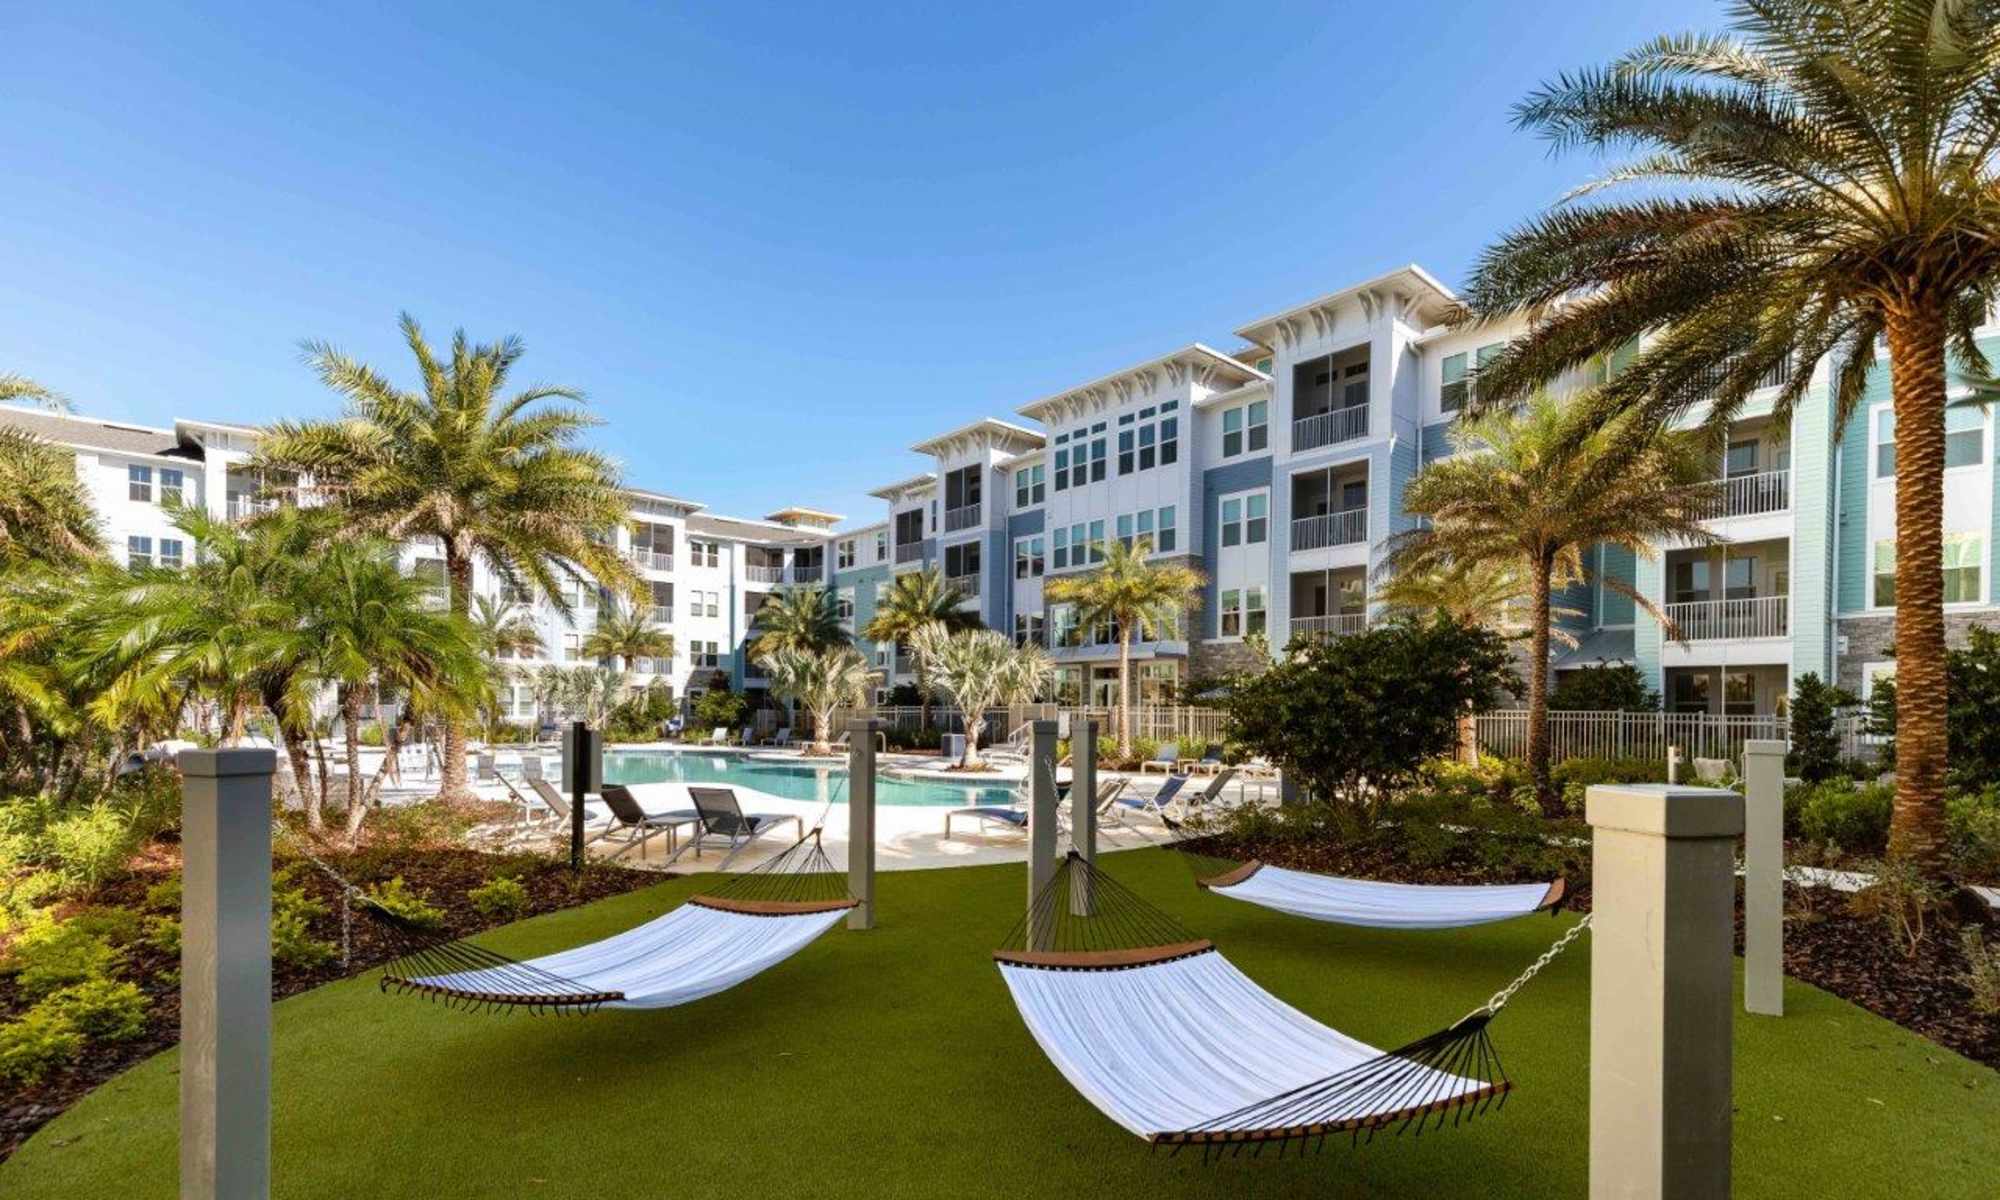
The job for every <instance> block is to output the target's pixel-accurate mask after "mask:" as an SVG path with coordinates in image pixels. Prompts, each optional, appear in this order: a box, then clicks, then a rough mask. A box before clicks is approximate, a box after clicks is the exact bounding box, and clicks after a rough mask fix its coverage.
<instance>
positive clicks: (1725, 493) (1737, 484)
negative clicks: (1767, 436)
mask: <svg viewBox="0 0 2000 1200" xmlns="http://www.w3.org/2000/svg"><path fill="white" fill-rule="evenodd" d="M1717 483H1718V484H1719V485H1720V487H1721V489H1722V495H1721V497H1720V498H1718V499H1717V500H1716V502H1715V504H1714V505H1712V506H1711V507H1710V508H1709V510H1708V511H1705V512H1704V513H1703V514H1702V519H1703V520H1707V521H1716V520H1722V519H1724V518H1727V517H1756V516H1762V515H1764V514H1766V513H1781V512H1787V511H1789V510H1790V509H1791V507H1792V473H1791V472H1790V471H1788V470H1785V471H1759V472H1757V473H1756V474H1755V475H1737V476H1734V477H1732V478H1729V479H1722V480H1718V481H1717Z"/></svg>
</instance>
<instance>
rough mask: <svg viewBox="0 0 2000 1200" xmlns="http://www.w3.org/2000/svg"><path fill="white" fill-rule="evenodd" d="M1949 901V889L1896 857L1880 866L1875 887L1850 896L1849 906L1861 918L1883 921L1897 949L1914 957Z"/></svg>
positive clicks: (1878, 866)
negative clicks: (1947, 891) (1947, 893)
mask: <svg viewBox="0 0 2000 1200" xmlns="http://www.w3.org/2000/svg"><path fill="white" fill-rule="evenodd" d="M1946 899H1947V895H1946V892H1945V889H1944V888H1942V887H1940V886H1938V885H1937V884H1935V883H1933V882H1931V881H1930V880H1928V879H1926V878H1924V875H1923V872H1922V870H1921V869H1919V868H1918V867H1917V866H1916V865H1915V864H1914V863H1911V862H1909V861H1908V860H1906V859H1896V858H1892V859H1888V860H1885V861H1883V862H1881V863H1879V864H1877V865H1876V867H1875V882H1874V884H1873V885H1871V886H1869V887H1865V888H1863V889H1861V890H1860V891H1858V892H1856V893H1854V894H1853V895H1852V896H1850V897H1848V900H1847V906H1848V908H1849V910H1850V911H1852V912H1853V913H1854V914H1855V915H1857V916H1861V917H1868V918H1872V919H1874V920H1876V921H1880V922H1881V923H1882V926H1883V929H1884V930H1885V931H1886V932H1887V933H1888V935H1889V937H1890V939H1891V940H1892V941H1894V942H1895V944H1896V947H1897V949H1899V950H1901V951H1902V952H1903V954H1904V955H1905V956H1906V957H1909V958H1914V957H1916V954H1917V950H1918V948H1919V947H1921V946H1922V945H1923V943H1924V938H1925V937H1927V936H1929V934H1930V930H1931V926H1932V925H1933V924H1934V923H1935V922H1936V919H1937V918H1938V917H1939V916H1940V915H1942V913H1943V911H1944V909H1945V904H1946Z"/></svg>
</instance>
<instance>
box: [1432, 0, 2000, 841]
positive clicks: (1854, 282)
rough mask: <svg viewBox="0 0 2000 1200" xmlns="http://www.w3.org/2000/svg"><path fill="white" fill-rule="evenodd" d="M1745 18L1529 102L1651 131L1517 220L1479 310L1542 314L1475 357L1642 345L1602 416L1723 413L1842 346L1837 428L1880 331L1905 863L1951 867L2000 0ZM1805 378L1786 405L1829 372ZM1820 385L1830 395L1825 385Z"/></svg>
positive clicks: (1575, 120) (1511, 379)
mask: <svg viewBox="0 0 2000 1200" xmlns="http://www.w3.org/2000/svg"><path fill="white" fill-rule="evenodd" d="M1734 13H1735V17H1734V22H1733V31H1732V33H1731V34H1729V35H1709V34H1684V35H1681V36H1677V37H1662V38H1659V39H1657V40H1655V41H1653V42H1651V43H1649V44H1647V45H1645V46H1642V47H1640V48H1638V49H1637V50H1634V51H1632V52H1631V53H1628V54H1626V55H1625V56H1623V57H1621V58H1619V59H1617V60H1615V61H1613V62H1612V63H1611V64H1610V65H1609V66H1607V67H1602V68H1596V69H1591V70H1585V71H1580V72H1575V73H1571V74H1567V75H1564V76H1562V77H1561V78H1559V79H1558V80H1557V81H1555V82H1554V83H1552V84H1550V85H1547V86H1545V87H1543V88H1542V89H1540V90H1539V91H1537V92H1535V93H1533V94H1532V95H1530V96H1529V97H1528V98H1527V99H1526V100H1525V101H1524V102H1522V103H1521V104H1520V105H1519V106H1518V107H1517V109H1516V119H1517V121H1518V123H1519V124H1521V125H1523V126H1525V127H1527V128H1530V129H1534V130H1537V131H1539V132H1540V133H1542V134H1543V135H1544V136H1545V137H1546V138H1547V139H1548V140H1549V142H1550V144H1551V145H1552V146H1553V147H1554V148H1556V149H1557V150H1568V149H1577V148H1580V149H1584V150H1587V151H1592V152H1602V151H1606V150H1627V149H1634V150H1636V151H1637V154H1638V157H1637V158H1636V159H1635V160H1633V161H1629V162H1626V163H1624V164H1622V165H1618V166H1615V167H1613V168H1612V169H1611V170H1610V171H1608V172H1607V173H1606V174H1604V175H1603V176H1601V177H1600V178H1599V179H1598V180H1597V181H1596V182H1594V183H1593V184H1591V185H1590V186H1588V187H1586V188H1584V189H1582V191H1581V193H1580V195H1581V196H1592V197H1596V196H1602V195H1603V192H1604V190H1605V189H1612V190H1613V191H1614V193H1615V191H1616V190H1617V189H1619V188H1621V187H1636V188H1639V189H1643V192H1642V194H1640V195H1637V196H1631V197H1620V196H1617V195H1615V194H1614V195H1612V196H1610V197H1607V198H1603V199H1596V200H1592V201H1590V202H1587V203H1581V202H1578V201H1577V199H1576V198H1574V197H1573V198H1572V199H1571V201H1570V202H1567V203H1564V204H1562V205H1560V206H1558V207H1557V208H1555V209H1554V210H1552V211H1550V212H1548V213H1545V214H1543V215H1542V216H1540V217H1538V218H1536V219H1534V220H1532V221H1530V222H1528V223H1526V224H1524V225H1522V226H1521V227H1519V228H1517V229H1516V230H1514V231H1512V232H1510V233H1508V234H1507V235H1505V236H1504V237H1503V238H1502V239H1501V240H1500V241H1499V242H1498V243H1497V244H1496V245H1494V246H1493V247H1492V248H1491V249H1489V250H1488V251H1487V252H1486V253H1485V255H1484V256H1483V258H1482V259H1481V261H1480V264H1479V267H1478V269H1477V271H1476V272H1475V274H1474V277H1473V280H1472V283H1471V285H1470V287H1469V289H1468V291H1467V300H1466V305H1467V313H1466V316H1467V317H1468V318H1469V319H1471V320H1486V319H1491V318H1497V317H1501V316H1503V315H1505V316H1513V315H1516V314H1521V313H1526V314H1527V315H1528V316H1529V317H1530V318H1531V325H1530V329H1529V332H1528V334H1527V335H1526V336H1525V337H1523V338H1521V339H1520V340H1518V341H1515V342H1514V343H1512V344H1511V345H1510V346H1509V347H1508V348H1507V349H1506V350H1505V351H1504V352H1502V353H1501V354H1499V355H1498V356H1497V357H1496V358H1495V359H1493V360H1492V361H1491V362H1489V363H1488V364H1487V365H1486V366H1485V367H1484V369H1482V370H1481V372H1480V373H1479V377H1478V380H1477V383H1476V389H1477V397H1478V403H1480V404H1494V403H1503V402H1505V401H1507V400H1509V399H1510V398H1512V397H1515V396H1519V395H1522V394H1524V393H1526V392H1528V391H1530V390H1532V389H1533V388H1535V387H1537V386H1539V385H1541V383H1542V382H1543V381H1545V380H1548V379H1552V378H1554V377H1556V376H1557V375H1559V374H1561V373H1562V372H1564V371H1567V370H1571V369H1574V368H1577V367H1580V366H1583V365H1584V364H1586V363H1587V362H1588V361H1589V360H1590V359H1591V358H1592V357H1593V356H1597V355H1601V354H1604V353H1606V352H1608V351H1611V350H1612V349H1613V348H1614V347H1620V346H1627V345H1630V344H1631V343H1633V342H1634V340H1635V339H1641V338H1643V339H1644V340H1643V341H1642V342H1640V344H1639V346H1638V348H1637V351H1636V353H1634V354H1633V355H1632V357H1631V361H1630V362H1629V364H1627V365H1626V366H1625V367H1624V369H1623V370H1622V371H1621V372H1620V373H1619V374H1618V375H1616V376H1615V377H1613V378H1612V379H1611V380H1610V381H1609V382H1608V384H1607V385H1606V386H1605V388H1604V389H1603V391H1602V392H1601V393H1599V395H1598V397H1597V398H1596V401H1595V403H1594V406H1593V407H1594V409H1595V411H1596V412H1597V413H1598V414H1600V415H1602V414H1610V413H1614V412H1625V411H1639V412H1643V413H1645V414H1647V415H1648V417H1649V418H1650V419H1652V420H1656V421H1657V420H1663V419H1666V418H1668V417H1671V416H1677V415H1679V414H1682V413H1685V412H1689V411H1690V410H1692V409H1694V408H1695V406H1697V405H1704V404H1705V405H1706V406H1707V408H1706V410H1705V413H1706V420H1707V422H1708V423H1709V425H1710V426H1711V427H1713V428H1722V427H1724V426H1726V424H1727V423H1728V422H1729V421H1730V420H1732V419H1733V418H1734V417H1735V416H1736V414H1737V413H1739V412H1740V411H1741V410H1742V408H1743V405H1744V402H1745V400H1746V398H1747V397H1748V396H1749V394H1750V393H1751V392H1752V391H1754V390H1756V389H1757V388H1758V387H1759V385H1760V384H1762V383H1763V382H1764V381H1765V380H1766V379H1767V378H1768V377H1770V375H1771V374H1772V373H1773V372H1783V371H1785V370H1786V369H1787V367H1788V366H1789V365H1790V364H1793V363H1797V364H1813V363H1817V362H1819V361H1820V360H1821V359H1823V358H1828V357H1831V358H1832V360H1833V367H1834V369H1833V371H1832V374H1831V378H1832V380H1833V383H1832V385H1831V394H1830V403H1831V405H1832V408H1833V413H1832V416H1833V418H1834V421H1835V427H1836V428H1840V427H1842V426H1844V425H1845V423H1846V420H1847V417H1848V415H1849V414H1850V413H1851V412H1852V411H1853V410H1854V409H1855V407H1856V406H1857V405H1858V404H1859V403H1860V401H1861V398H1862V394H1863V389H1864V387H1865V386H1866V383H1867V379H1868V376H1869V368H1870V367H1871V366H1872V365H1873V363H1874V358H1875V346H1876V343H1877V340H1878V339H1886V341H1887V344H1888V350H1889V367H1890V369H1889V387H1890V392H1891V396H1892V402H1893V412H1894V420H1895V423H1896V460H1897V461H1896V474H1897V481H1896V499H1895V505H1896V530H1897V537H1896V592H1897V597H1896V599H1897V615H1896V644H1897V654H1898V667H1897V671H1898V675H1899V677H1900V678H1899V682H1900V689H1901V695H1900V698H1899V703H1901V705H1902V707H1903V711H1902V714H1901V718H1900V721H1899V724H1900V725H1901V727H1902V737H1901V745H1900V747H1899V758H1898V769H1897V776H1896V817H1895V827H1894V834H1893V836H1892V837H1891V839H1890V852H1891V854H1892V856H1901V857H1907V858H1910V859H1913V860H1917V861H1920V862H1922V863H1923V864H1924V865H1925V866H1926V868H1928V869H1942V867H1943V864H1944V860H1945V856H1946V833H1945V826H1944V806H1943V799H1944V787H1945V766H1946V755H1947V753H1948V751H1947V738H1946V733H1945V707H1946V698H1945V632H1944V608H1943V605H1944V577H1943V510H1944V469H1945V405H1946V391H1945V389H1946V356H1947V352H1949V353H1951V354H1955V355H1956V356H1957V357H1958V358H1959V359H1960V361H1961V363H1962V364H1963V365H1964V366H1965V367H1966V368H1967V369H1968V371H1970V372H1972V373H1974V374H1978V375H1986V374H1988V373H1989V368H1988V364H1987V361H1986V359H1985V356H1984V355H1983V354H1982V353H1981V352H1980V350H1979V347H1978V345H1977V344H1976V343H1975V341H1974V338H1973V334H1974V332H1975V330H1976V329H1977V328H1978V327H1979V326H1980V325H1982V324H1983V323H1984V322H1985V320H1986V314H1987V313H1988V312H1989V311H1990V309H1991V307H1992V301H1993V299H1994V280H1995V277H1996V274H2000V202H1996V196H2000V158H1996V155H1995V147H1996V146H2000V9H1996V6H1995V5H1994V4H1993V3H1991V2H1990V0H1964V2H1947V3H1936V2H1929V3H1920V2H1917V0H1851V2H1849V3H1843V4H1836V5H1829V4H1825V3H1819V2H1817V0H1762V2H1760V3H1755V4H1748V3H1746V4H1739V5H1737V6H1735V9H1734ZM1819 377H1820V376H1818V375H1817V374H1816V373H1815V372H1814V371H1812V370H1810V369H1803V367H1802V368H1801V369H1797V370H1792V371H1791V372H1790V376H1789V378H1787V379H1786V380H1785V381H1784V382H1783V383H1782V384H1781V385H1780V386H1779V388H1778V390H1777V392H1776V395H1775V399H1774V401H1773V402H1772V411H1773V415H1774V417H1775V418H1776V420H1778V421H1779V422H1781V423H1783V422H1786V421H1788V420H1789V419H1790V417H1791V415H1792V413H1793V411H1794V409H1795V408H1796V407H1797V406H1798V404H1799V403H1800V401H1801V400H1802V399H1804V398H1805V396H1806V394H1807V391H1808V389H1809V388H1810V387H1811V386H1812V384H1813V381H1814V380H1815V379H1816V378H1819ZM1815 402H1817V400H1815Z"/></svg>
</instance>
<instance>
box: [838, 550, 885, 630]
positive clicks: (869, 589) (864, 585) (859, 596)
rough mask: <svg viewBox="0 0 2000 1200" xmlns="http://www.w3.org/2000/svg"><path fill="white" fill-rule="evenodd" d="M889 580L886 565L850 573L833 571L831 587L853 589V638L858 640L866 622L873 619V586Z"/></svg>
mask: <svg viewBox="0 0 2000 1200" xmlns="http://www.w3.org/2000/svg"><path fill="white" fill-rule="evenodd" d="M887 578H889V567H888V564H886V563H884V564H882V565H880V566H874V567H859V568H856V569H854V570H852V571H835V572H834V573H833V586H834V588H835V590H838V589H841V588H853V589H854V636H855V638H856V639H857V640H858V639H859V638H860V637H861V631H862V630H863V629H865V628H867V626H868V622H870V621H872V620H874V619H875V585H876V584H878V583H880V582H882V581H883V580H885V579H887Z"/></svg>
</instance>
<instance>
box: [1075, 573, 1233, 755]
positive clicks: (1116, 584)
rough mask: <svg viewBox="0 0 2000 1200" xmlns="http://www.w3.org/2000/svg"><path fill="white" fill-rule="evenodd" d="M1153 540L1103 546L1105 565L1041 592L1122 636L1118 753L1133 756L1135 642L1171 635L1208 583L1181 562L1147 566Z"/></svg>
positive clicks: (1086, 621)
mask: <svg viewBox="0 0 2000 1200" xmlns="http://www.w3.org/2000/svg"><path fill="white" fill-rule="evenodd" d="M1152 549H1153V545H1152V543H1151V542H1150V541H1148V540H1146V539H1144V538H1141V539H1139V541H1138V542H1137V543H1135V544H1133V545H1132V546H1129V547H1128V546H1127V545H1125V543H1123V542H1118V541H1113V542H1108V543H1106V544H1105V547H1104V565H1103V566H1101V567H1099V568H1097V569H1096V570H1095V571H1092V572H1090V573H1089V574H1088V575H1068V576H1063V577H1061V578H1057V579H1051V580H1049V581H1048V582H1047V583H1046V584H1044V585H1043V589H1042V590H1043V593H1044V594H1045V595H1046V596H1047V597H1048V599H1049V600H1050V601H1051V602H1052V603H1058V604H1061V603H1067V604H1074V605H1076V619H1077V623H1078V624H1079V625H1082V626H1085V627H1089V626H1092V625H1109V626H1111V627H1112V628H1113V629H1115V630H1116V631H1117V633H1118V753H1119V756H1120V757H1122V758H1130V757H1132V643H1133V641H1134V640H1136V639H1137V638H1139V637H1144V638H1146V639H1147V640H1148V641H1151V640H1154V639H1156V638H1160V637H1164V636H1171V632H1172V631H1175V630H1178V629H1180V628H1181V625H1182V623H1183V622H1184V621H1185V619H1186V615H1187V613H1188V612H1189V611H1191V610H1192V609H1194V608H1195V607H1196V606H1197V605H1199V604H1200V602H1201V589H1202V585H1203V584H1204V583H1206V582H1207V579H1206V578H1205V577H1204V576H1203V575H1202V573H1201V572H1200V571H1197V570H1195V569H1194V568H1193V567H1189V566H1184V565H1182V564H1180V563H1149V562H1147V561H1146V556H1147V555H1148V554H1150V553H1151V552H1152Z"/></svg>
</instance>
